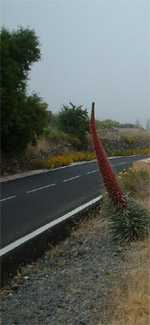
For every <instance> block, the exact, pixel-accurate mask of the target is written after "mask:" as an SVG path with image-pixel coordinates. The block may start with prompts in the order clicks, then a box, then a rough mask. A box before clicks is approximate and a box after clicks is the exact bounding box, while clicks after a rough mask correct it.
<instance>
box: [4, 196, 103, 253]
mask: <svg viewBox="0 0 150 325" xmlns="http://www.w3.org/2000/svg"><path fill="white" fill-rule="evenodd" d="M101 198H102V195H99V196H97V197H96V198H94V199H93V200H91V201H89V202H86V203H84V204H82V205H80V206H79V207H77V208H75V209H74V210H72V211H70V212H68V213H66V214H65V215H63V216H62V217H59V218H58V219H55V220H53V221H51V222H49V223H47V224H46V225H44V226H42V227H40V228H38V229H36V230H34V231H33V232H31V233H29V234H28V235H25V236H23V237H21V238H19V239H17V240H15V241H14V242H12V243H11V244H8V245H6V246H5V247H3V248H1V249H0V257H1V256H3V255H5V254H7V253H8V252H10V251H12V250H14V249H15V248H17V247H19V246H21V245H22V244H24V243H26V242H27V241H28V240H30V239H33V238H34V237H36V236H38V235H40V234H42V233H43V232H45V231H46V230H48V229H51V228H52V227H54V226H55V225H57V224H59V223H61V222H62V221H65V220H67V219H69V218H70V217H72V216H74V215H76V214H77V213H79V212H81V211H83V210H85V209H86V208H88V207H90V206H92V205H94V204H95V203H97V202H98V201H99V200H101Z"/></svg>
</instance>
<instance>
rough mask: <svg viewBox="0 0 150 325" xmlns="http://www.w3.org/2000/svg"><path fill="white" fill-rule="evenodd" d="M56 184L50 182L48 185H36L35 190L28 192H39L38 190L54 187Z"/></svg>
mask: <svg viewBox="0 0 150 325" xmlns="http://www.w3.org/2000/svg"><path fill="white" fill-rule="evenodd" d="M55 185H56V184H48V185H45V186H40V187H36V188H33V190H29V191H27V192H26V193H27V194H30V193H34V192H37V191H41V190H44V189H45V188H49V187H53V186H55Z"/></svg>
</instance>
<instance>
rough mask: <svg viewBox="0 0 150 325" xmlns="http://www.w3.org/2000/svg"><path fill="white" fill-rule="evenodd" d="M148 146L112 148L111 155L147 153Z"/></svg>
mask: <svg viewBox="0 0 150 325" xmlns="http://www.w3.org/2000/svg"><path fill="white" fill-rule="evenodd" d="M149 154H150V148H149V147H147V148H132V149H128V150H117V151H115V150H112V155H113V156H132V155H149Z"/></svg>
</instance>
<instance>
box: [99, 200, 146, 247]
mask: <svg viewBox="0 0 150 325" xmlns="http://www.w3.org/2000/svg"><path fill="white" fill-rule="evenodd" d="M127 203H128V207H127V209H121V208H119V207H116V206H114V204H113V202H112V201H111V200H110V198H109V197H108V195H106V196H105V198H104V199H103V204H102V214H103V216H104V217H106V218H108V220H109V227H110V232H111V234H112V237H113V239H114V240H117V241H119V242H120V243H123V242H130V241H135V240H142V239H144V238H146V237H148V234H149V230H150V215H149V212H148V211H147V210H146V209H145V208H144V207H143V205H142V204H140V203H139V202H138V201H137V200H135V199H134V198H132V197H130V198H129V197H128V196H127Z"/></svg>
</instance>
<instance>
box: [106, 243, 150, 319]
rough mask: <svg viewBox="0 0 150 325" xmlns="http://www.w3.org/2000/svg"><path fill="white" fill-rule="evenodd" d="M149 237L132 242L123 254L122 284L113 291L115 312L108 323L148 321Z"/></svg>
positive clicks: (149, 289) (149, 280) (149, 315)
mask: <svg viewBox="0 0 150 325" xmlns="http://www.w3.org/2000/svg"><path fill="white" fill-rule="evenodd" d="M149 248H150V239H147V240H145V241H143V242H138V243H136V244H132V245H131V246H130V247H129V250H128V252H126V256H125V265H126V268H125V269H124V273H123V274H122V286H121V287H120V288H119V289H117V290H115V291H114V303H115V312H114V315H113V319H112V321H110V323H109V324H110V325H126V324H128V325H134V324H135V325H148V324H149V322H150V252H149Z"/></svg>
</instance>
